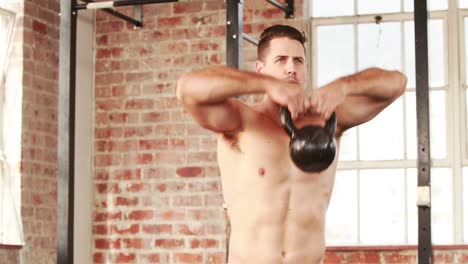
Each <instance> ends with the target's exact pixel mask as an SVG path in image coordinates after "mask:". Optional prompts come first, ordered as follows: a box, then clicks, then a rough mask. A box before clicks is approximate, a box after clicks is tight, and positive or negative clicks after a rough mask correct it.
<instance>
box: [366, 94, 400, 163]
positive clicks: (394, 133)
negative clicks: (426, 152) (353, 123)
mask: <svg viewBox="0 0 468 264" xmlns="http://www.w3.org/2000/svg"><path fill="white" fill-rule="evenodd" d="M358 131H359V155H360V160H399V159H403V157H404V156H403V151H404V149H405V148H404V138H403V137H404V131H403V100H402V98H401V97H400V98H399V99H397V100H396V101H395V102H393V103H392V104H391V105H390V106H389V107H387V108H386V109H384V110H383V111H382V112H381V113H380V114H379V115H377V116H376V117H375V118H374V119H373V120H371V121H369V122H367V123H365V124H362V125H361V126H359V128H358Z"/></svg>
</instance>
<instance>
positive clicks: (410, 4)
mask: <svg viewBox="0 0 468 264" xmlns="http://www.w3.org/2000/svg"><path fill="white" fill-rule="evenodd" d="M427 7H428V9H429V10H431V11H435V10H447V9H448V2H447V0H429V1H427ZM413 11H414V0H405V12H413Z"/></svg>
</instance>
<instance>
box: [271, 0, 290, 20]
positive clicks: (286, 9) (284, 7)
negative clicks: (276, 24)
mask: <svg viewBox="0 0 468 264" xmlns="http://www.w3.org/2000/svg"><path fill="white" fill-rule="evenodd" d="M266 1H267V2H268V3H270V4H272V5H274V6H276V7H278V8H279V9H281V10H283V11H284V13H285V14H286V18H293V17H294V0H286V4H284V5H283V4H281V3H279V2H278V1H276V0H266Z"/></svg>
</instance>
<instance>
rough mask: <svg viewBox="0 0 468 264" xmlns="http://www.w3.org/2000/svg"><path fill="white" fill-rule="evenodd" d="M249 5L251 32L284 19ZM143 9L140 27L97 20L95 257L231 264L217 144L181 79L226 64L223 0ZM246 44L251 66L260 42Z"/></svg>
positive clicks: (101, 17)
mask: <svg viewBox="0 0 468 264" xmlns="http://www.w3.org/2000/svg"><path fill="white" fill-rule="evenodd" d="M245 2H247V3H246V4H245V5H244V9H243V10H244V21H245V26H244V31H245V32H247V33H249V34H252V35H254V36H257V35H258V33H259V32H260V31H261V30H263V29H264V28H265V27H266V26H268V25H270V24H273V23H274V22H276V21H277V22H283V23H284V22H285V20H284V13H283V12H282V11H280V10H279V9H277V8H275V7H273V6H272V5H270V4H267V3H266V2H265V1H260V0H259V1H251V0H250V1H245ZM143 10H144V27H143V29H141V30H134V29H133V26H131V25H129V24H127V23H125V22H123V21H122V20H119V19H116V18H114V17H112V16H109V15H108V14H106V13H103V12H97V17H96V82H95V84H96V87H95V96H96V104H95V108H96V110H95V159H94V162H95V195H96V199H95V209H94V224H93V225H94V226H93V233H94V241H93V246H94V254H93V256H94V261H95V263H113V262H117V261H128V262H133V263H159V262H166V263H167V262H169V263H224V261H225V248H226V241H225V232H226V229H225V226H226V219H225V216H224V211H223V208H222V203H223V199H222V193H221V184H220V180H219V172H218V168H217V165H216V141H215V138H214V137H213V135H212V134H211V133H209V132H208V131H205V130H203V129H201V128H200V127H198V126H197V125H196V124H195V123H194V122H193V121H192V119H191V117H190V116H188V115H187V114H186V113H184V111H183V109H182V107H181V106H180V104H179V102H178V101H177V99H176V98H175V85H176V82H177V79H178V78H179V76H180V75H181V74H182V73H183V72H186V71H189V70H192V69H195V68H200V67H205V66H207V65H212V64H225V61H226V58H225V54H226V52H225V47H226V44H225V30H226V26H225V19H226V12H225V4H224V2H223V1H192V2H189V3H174V4H153V5H146V6H144V8H143ZM119 11H121V12H124V13H127V14H129V15H131V14H132V12H133V10H132V8H126V9H119ZM288 22H289V23H295V24H296V25H299V26H301V27H303V21H302V20H301V19H298V20H294V21H288ZM244 47H245V54H246V55H245V57H244V62H245V65H246V66H247V65H248V62H250V64H249V67H248V68H249V69H253V68H252V65H253V61H254V60H255V47H254V46H253V45H251V44H249V43H246V42H245V44H244Z"/></svg>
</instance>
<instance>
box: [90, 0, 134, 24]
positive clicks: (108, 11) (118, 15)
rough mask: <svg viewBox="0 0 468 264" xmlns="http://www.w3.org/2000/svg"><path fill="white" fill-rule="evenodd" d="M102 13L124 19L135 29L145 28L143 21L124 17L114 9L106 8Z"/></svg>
mask: <svg viewBox="0 0 468 264" xmlns="http://www.w3.org/2000/svg"><path fill="white" fill-rule="evenodd" d="M81 1H83V2H85V3H87V4H91V3H95V2H94V1H92V0H81ZM102 11H104V12H106V13H108V14H111V15H113V16H115V17H118V18H120V19H123V20H125V21H127V22H129V23H132V24H133V25H134V26H135V27H138V28H141V27H142V26H143V23H142V21H138V20H135V19H133V18H131V17H128V16H126V15H124V14H122V13H119V12H117V11H115V10H113V9H110V8H104V9H102Z"/></svg>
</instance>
